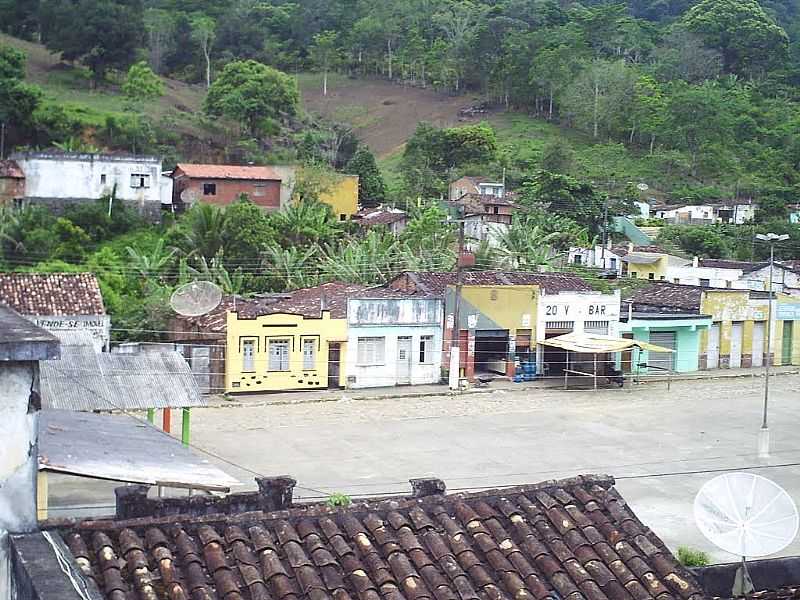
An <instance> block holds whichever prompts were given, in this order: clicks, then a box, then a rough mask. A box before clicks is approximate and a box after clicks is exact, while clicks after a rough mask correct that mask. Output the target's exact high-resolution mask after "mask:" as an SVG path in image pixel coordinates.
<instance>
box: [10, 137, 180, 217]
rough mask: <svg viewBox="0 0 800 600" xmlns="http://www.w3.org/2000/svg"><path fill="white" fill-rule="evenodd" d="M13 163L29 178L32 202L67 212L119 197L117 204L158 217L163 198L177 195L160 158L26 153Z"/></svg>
mask: <svg viewBox="0 0 800 600" xmlns="http://www.w3.org/2000/svg"><path fill="white" fill-rule="evenodd" d="M13 159H14V160H15V161H16V162H17V164H18V165H19V167H20V169H22V172H23V173H24V174H25V197H24V199H25V201H26V202H27V203H32V204H42V205H45V206H51V207H54V208H62V207H64V206H67V205H69V204H75V203H80V202H85V201H87V200H97V199H100V198H102V197H104V196H108V195H111V194H112V193H113V195H114V198H115V199H116V200H118V201H122V202H125V203H126V204H128V205H130V206H133V207H136V208H138V209H139V210H140V211H141V212H142V213H148V214H152V215H153V216H156V215H158V214H159V213H160V210H161V204H162V202H163V199H164V198H171V197H172V190H171V189H166V188H167V187H168V186H169V185H170V184H169V183H165V182H164V179H165V178H164V177H163V176H162V171H161V159H160V158H157V157H155V156H129V155H115V154H82V153H77V152H21V153H17V154H14V155H13Z"/></svg>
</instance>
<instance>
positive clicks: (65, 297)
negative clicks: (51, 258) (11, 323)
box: [0, 273, 106, 316]
mask: <svg viewBox="0 0 800 600" xmlns="http://www.w3.org/2000/svg"><path fill="white" fill-rule="evenodd" d="M0 302H2V303H4V304H7V305H8V306H10V307H11V308H13V309H14V310H16V311H17V312H19V313H21V314H23V315H38V316H55V315H64V316H67V315H74V316H77V315H104V314H105V312H106V309H105V306H104V305H103V296H102V295H101V293H100V286H99V285H98V283H97V278H96V277H95V276H94V274H93V273H0Z"/></svg>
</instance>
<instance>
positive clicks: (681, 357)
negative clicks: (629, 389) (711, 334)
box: [617, 315, 711, 373]
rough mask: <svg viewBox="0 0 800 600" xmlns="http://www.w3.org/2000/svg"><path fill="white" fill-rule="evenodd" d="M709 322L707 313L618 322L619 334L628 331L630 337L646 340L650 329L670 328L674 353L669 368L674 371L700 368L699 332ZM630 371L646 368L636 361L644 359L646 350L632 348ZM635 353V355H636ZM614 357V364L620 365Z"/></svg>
mask: <svg viewBox="0 0 800 600" xmlns="http://www.w3.org/2000/svg"><path fill="white" fill-rule="evenodd" d="M710 326H711V317H706V316H700V315H697V317H696V318H691V319H687V318H680V319H678V318H676V319H663V318H659V319H646V318H636V317H634V318H632V319H630V320H628V321H627V322H625V323H623V322H620V324H619V331H620V334H623V333H632V334H633V339H635V340H640V341H643V342H649V341H650V332H654V331H674V332H675V355H674V365H673V368H674V370H675V371H676V372H678V373H689V372H691V371H697V370H698V369H699V368H700V332H701V331H703V330H705V329H707V328H708V327H710ZM633 352H634V356H633V372H638V371H646V370H647V369H646V368H644V369H638V368H637V366H636V365H637V364H638V363H647V362H648V360H647V359H648V352H646V351H638V350H634V351H633ZM637 353H638V356H637ZM619 361H620V359H618V362H617V365H618V366H619V365H620V362H619Z"/></svg>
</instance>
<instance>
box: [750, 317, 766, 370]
mask: <svg viewBox="0 0 800 600" xmlns="http://www.w3.org/2000/svg"><path fill="white" fill-rule="evenodd" d="M751 352H752V355H753V362H752V365H753V366H754V367H761V366H763V365H764V322H763V321H757V322H755V323H753V349H752V351H751Z"/></svg>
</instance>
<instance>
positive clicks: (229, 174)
mask: <svg viewBox="0 0 800 600" xmlns="http://www.w3.org/2000/svg"><path fill="white" fill-rule="evenodd" d="M176 169H180V170H181V171H183V173H184V174H186V175H187V176H188V177H192V178H198V179H254V180H277V181H280V180H281V176H280V175H279V174H278V173H276V172H275V171H274V170H273V169H272V168H270V167H254V166H238V165H198V164H191V163H179V164H178V165H177V166H176Z"/></svg>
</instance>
